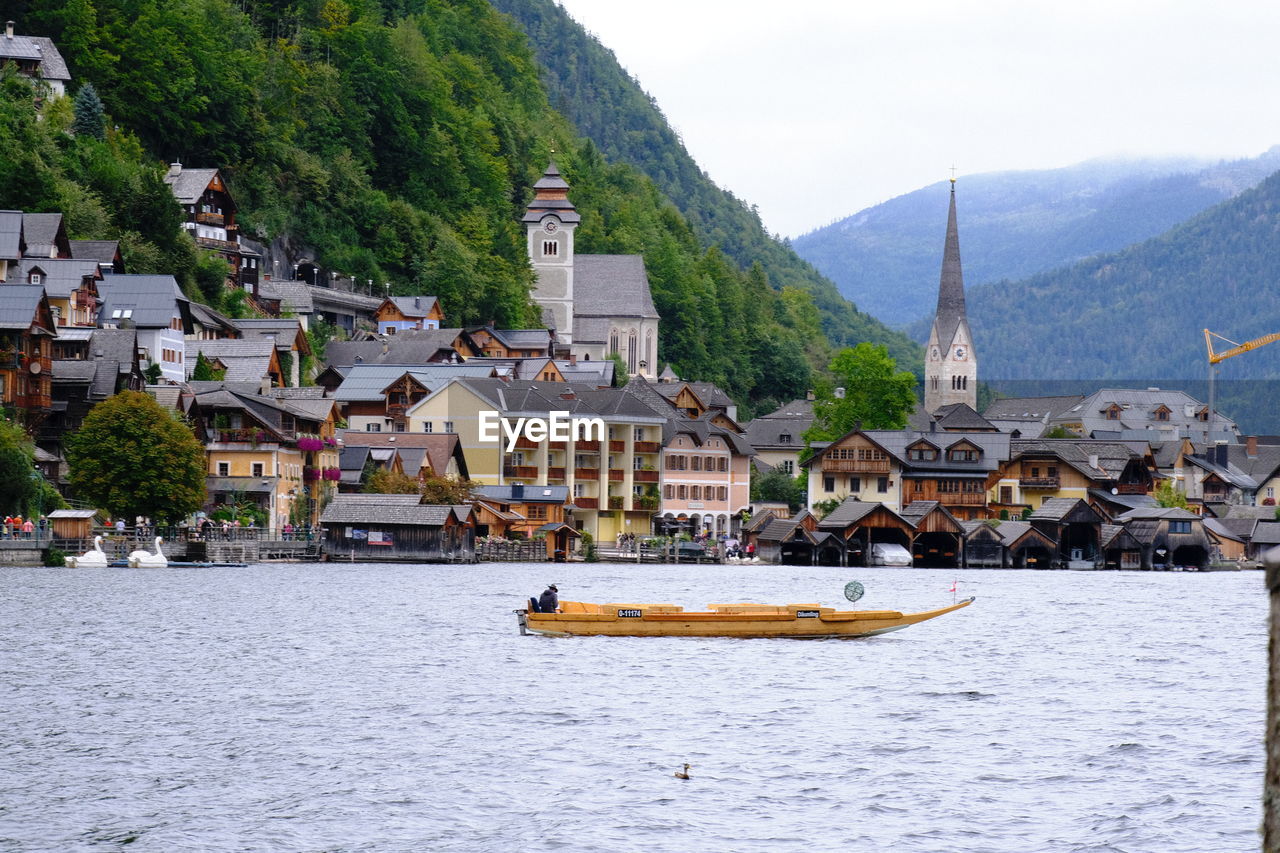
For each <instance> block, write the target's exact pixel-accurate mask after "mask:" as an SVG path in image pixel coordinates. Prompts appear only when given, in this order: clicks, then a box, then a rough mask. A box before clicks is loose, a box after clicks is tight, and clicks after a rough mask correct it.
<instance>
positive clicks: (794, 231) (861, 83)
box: [560, 0, 1280, 236]
mask: <svg viewBox="0 0 1280 853" xmlns="http://www.w3.org/2000/svg"><path fill="white" fill-rule="evenodd" d="M560 3H561V5H562V6H564V8H565V9H567V10H568V11H569V13H570V14H571V15H572V16H573V17H574V18H576V19H577V20H578V21H579V22H580V23H582V24H583V25H584V26H585V27H586V28H587V29H588V30H590V31H591V32H593V33H594V34H595V35H596V36H597V37H598V38H599V39H600V40H601V41H602V42H603V43H604V45H605V46H606V47H608V48H610V49H611V50H613V51H614V53H615V54H616V55H617V57H618V59H619V61H620V62H621V63H622V65H623V67H625V68H626V69H627V70H628V71H629V72H630V73H631V75H632V76H633V77H635V78H636V79H637V80H639V82H640V85H641V86H643V87H644V89H645V90H646V91H648V92H649V94H651V95H652V96H653V97H654V98H655V99H656V100H657V102H658V105H659V107H661V108H662V110H663V112H664V113H665V114H666V116H667V118H668V120H669V121H670V122H671V124H672V125H673V126H674V127H675V129H676V130H677V131H678V132H679V133H680V134H681V136H682V137H683V139H684V143H685V146H686V147H687V148H688V149H689V152H690V153H691V154H692V155H693V157H694V159H695V160H697V161H698V163H699V165H701V166H702V168H703V169H704V170H705V171H706V172H707V173H708V174H709V175H710V176H711V178H712V179H713V180H715V181H716V183H718V184H719V185H720V186H722V187H725V188H726V189H728V190H731V191H732V192H733V193H734V194H735V195H737V196H738V197H739V198H741V199H744V200H745V201H747V202H749V203H751V204H755V205H758V206H759V209H760V214H761V216H762V218H763V219H764V223H765V225H766V227H768V228H769V230H770V231H773V232H775V233H778V234H782V235H785V236H796V235H798V234H802V233H804V232H806V231H809V230H812V229H813V228H816V227H819V226H821V225H825V224H827V223H828V222H830V221H832V220H834V219H838V218H841V217H843V216H846V215H848V214H850V213H854V212H856V211H858V210H861V209H862V208H865V207H869V206H871V205H874V204H877V203H878V202H881V201H884V200H886V199H889V198H893V197H894V196H898V195H902V194H903V193H906V192H910V191H911V190H914V189H917V188H919V187H922V186H925V185H927V184H931V183H933V182H935V181H938V180H942V179H944V178H947V177H949V176H950V167H951V166H952V165H954V166H955V167H956V174H957V175H958V177H959V179H961V180H963V177H964V175H966V174H975V173H979V172H991V171H1003V170H1007V169H1036V168H1052V167H1056V166H1066V165H1070V164H1072V163H1078V162H1080V161H1083V160H1088V159H1092V158H1095V157H1108V156H1115V155H1120V156H1146V155H1156V156H1159V155H1195V156H1207V157H1214V158H1217V157H1227V158H1235V157H1245V156H1254V155H1257V154H1260V153H1262V152H1263V151H1265V150H1266V149H1267V148H1270V147H1271V146H1272V145H1274V144H1277V143H1280V130H1278V129H1277V124H1280V109H1277V96H1278V95H1280V44H1278V40H1280V3H1275V2H1256V0H1240V1H1239V2H1229V3H1223V4H1220V3H1208V2H1203V0H1198V2H1154V0H1074V2H1071V3H1053V4H1051V3H1044V2H1036V0H981V2H974V1H973V0H960V2H956V1H955V0H951V2H935V0H909V2H901V3H895V2H885V1H884V0H877V2H870V0H782V2H767V3H766V2H763V0H645V2H644V3H631V2H623V0H560ZM959 186H960V185H958V187H959Z"/></svg>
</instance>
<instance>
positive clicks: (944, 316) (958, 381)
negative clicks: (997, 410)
mask: <svg viewBox="0 0 1280 853" xmlns="http://www.w3.org/2000/svg"><path fill="white" fill-rule="evenodd" d="M955 403H965V404H966V405H968V406H969V408H971V409H977V408H978V354H977V353H976V352H974V349H973V333H972V332H970V331H969V320H968V318H967V317H966V316H965V307H964V276H963V275H962V274H961V272H960V232H959V229H958V228H957V227H956V182H955V179H954V178H952V179H951V208H950V210H949V211H948V212H947V238H946V243H945V245H944V246H943V250H942V277H941V280H940V281H939V282H938V311H937V314H936V315H935V316H934V319H933V330H932V331H931V332H930V333H929V344H928V347H927V348H926V350H925V354H924V410H925V412H927V413H928V414H930V415H932V414H934V413H935V412H937V411H938V409H940V408H942V407H943V406H950V405H953V404H955Z"/></svg>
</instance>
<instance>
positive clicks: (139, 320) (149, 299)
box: [98, 275, 190, 329]
mask: <svg viewBox="0 0 1280 853" xmlns="http://www.w3.org/2000/svg"><path fill="white" fill-rule="evenodd" d="M98 295H99V296H100V297H101V298H102V310H101V311H100V312H99V314H98V317H99V323H104V324H105V323H118V322H119V320H120V319H122V318H115V317H113V315H114V313H115V312H116V311H130V312H132V314H131V316H130V319H132V320H133V324H134V325H135V326H137V327H138V328H139V329H148V328H164V327H167V326H168V325H169V323H170V322H171V321H172V320H173V317H174V314H175V312H178V313H181V314H182V315H183V318H184V321H185V320H186V319H188V318H189V317H190V310H189V309H188V307H187V306H188V304H189V300H188V299H187V297H186V296H184V295H183V293H182V288H180V287H178V282H177V280H176V279H174V277H173V276H171V275H108V276H105V277H104V279H103V280H102V281H101V282H99V284H98Z"/></svg>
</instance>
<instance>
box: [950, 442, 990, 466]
mask: <svg viewBox="0 0 1280 853" xmlns="http://www.w3.org/2000/svg"><path fill="white" fill-rule="evenodd" d="M981 458H982V451H981V450H979V449H978V448H976V447H974V446H973V445H972V444H957V445H955V446H953V447H951V448H949V449H948V450H947V459H948V460H949V461H951V462H977V461H978V460H980V459H981Z"/></svg>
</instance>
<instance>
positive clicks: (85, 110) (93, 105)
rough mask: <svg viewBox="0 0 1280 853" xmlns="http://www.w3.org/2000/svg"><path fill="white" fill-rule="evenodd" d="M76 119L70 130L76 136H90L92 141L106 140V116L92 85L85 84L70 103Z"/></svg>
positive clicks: (100, 100)
mask: <svg viewBox="0 0 1280 853" xmlns="http://www.w3.org/2000/svg"><path fill="white" fill-rule="evenodd" d="M72 108H73V109H74V110H75V113H76V118H75V121H73V122H72V123H71V130H72V132H73V133H75V135H76V136H91V137H93V138H94V139H106V136H107V116H106V113H105V112H104V111H103V108H102V99H101V98H99V97H98V90H97V89H95V88H93V84H92V83H85V84H84V85H83V86H81V87H80V91H78V92H76V97H75V101H74V102H73V103H72Z"/></svg>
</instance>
